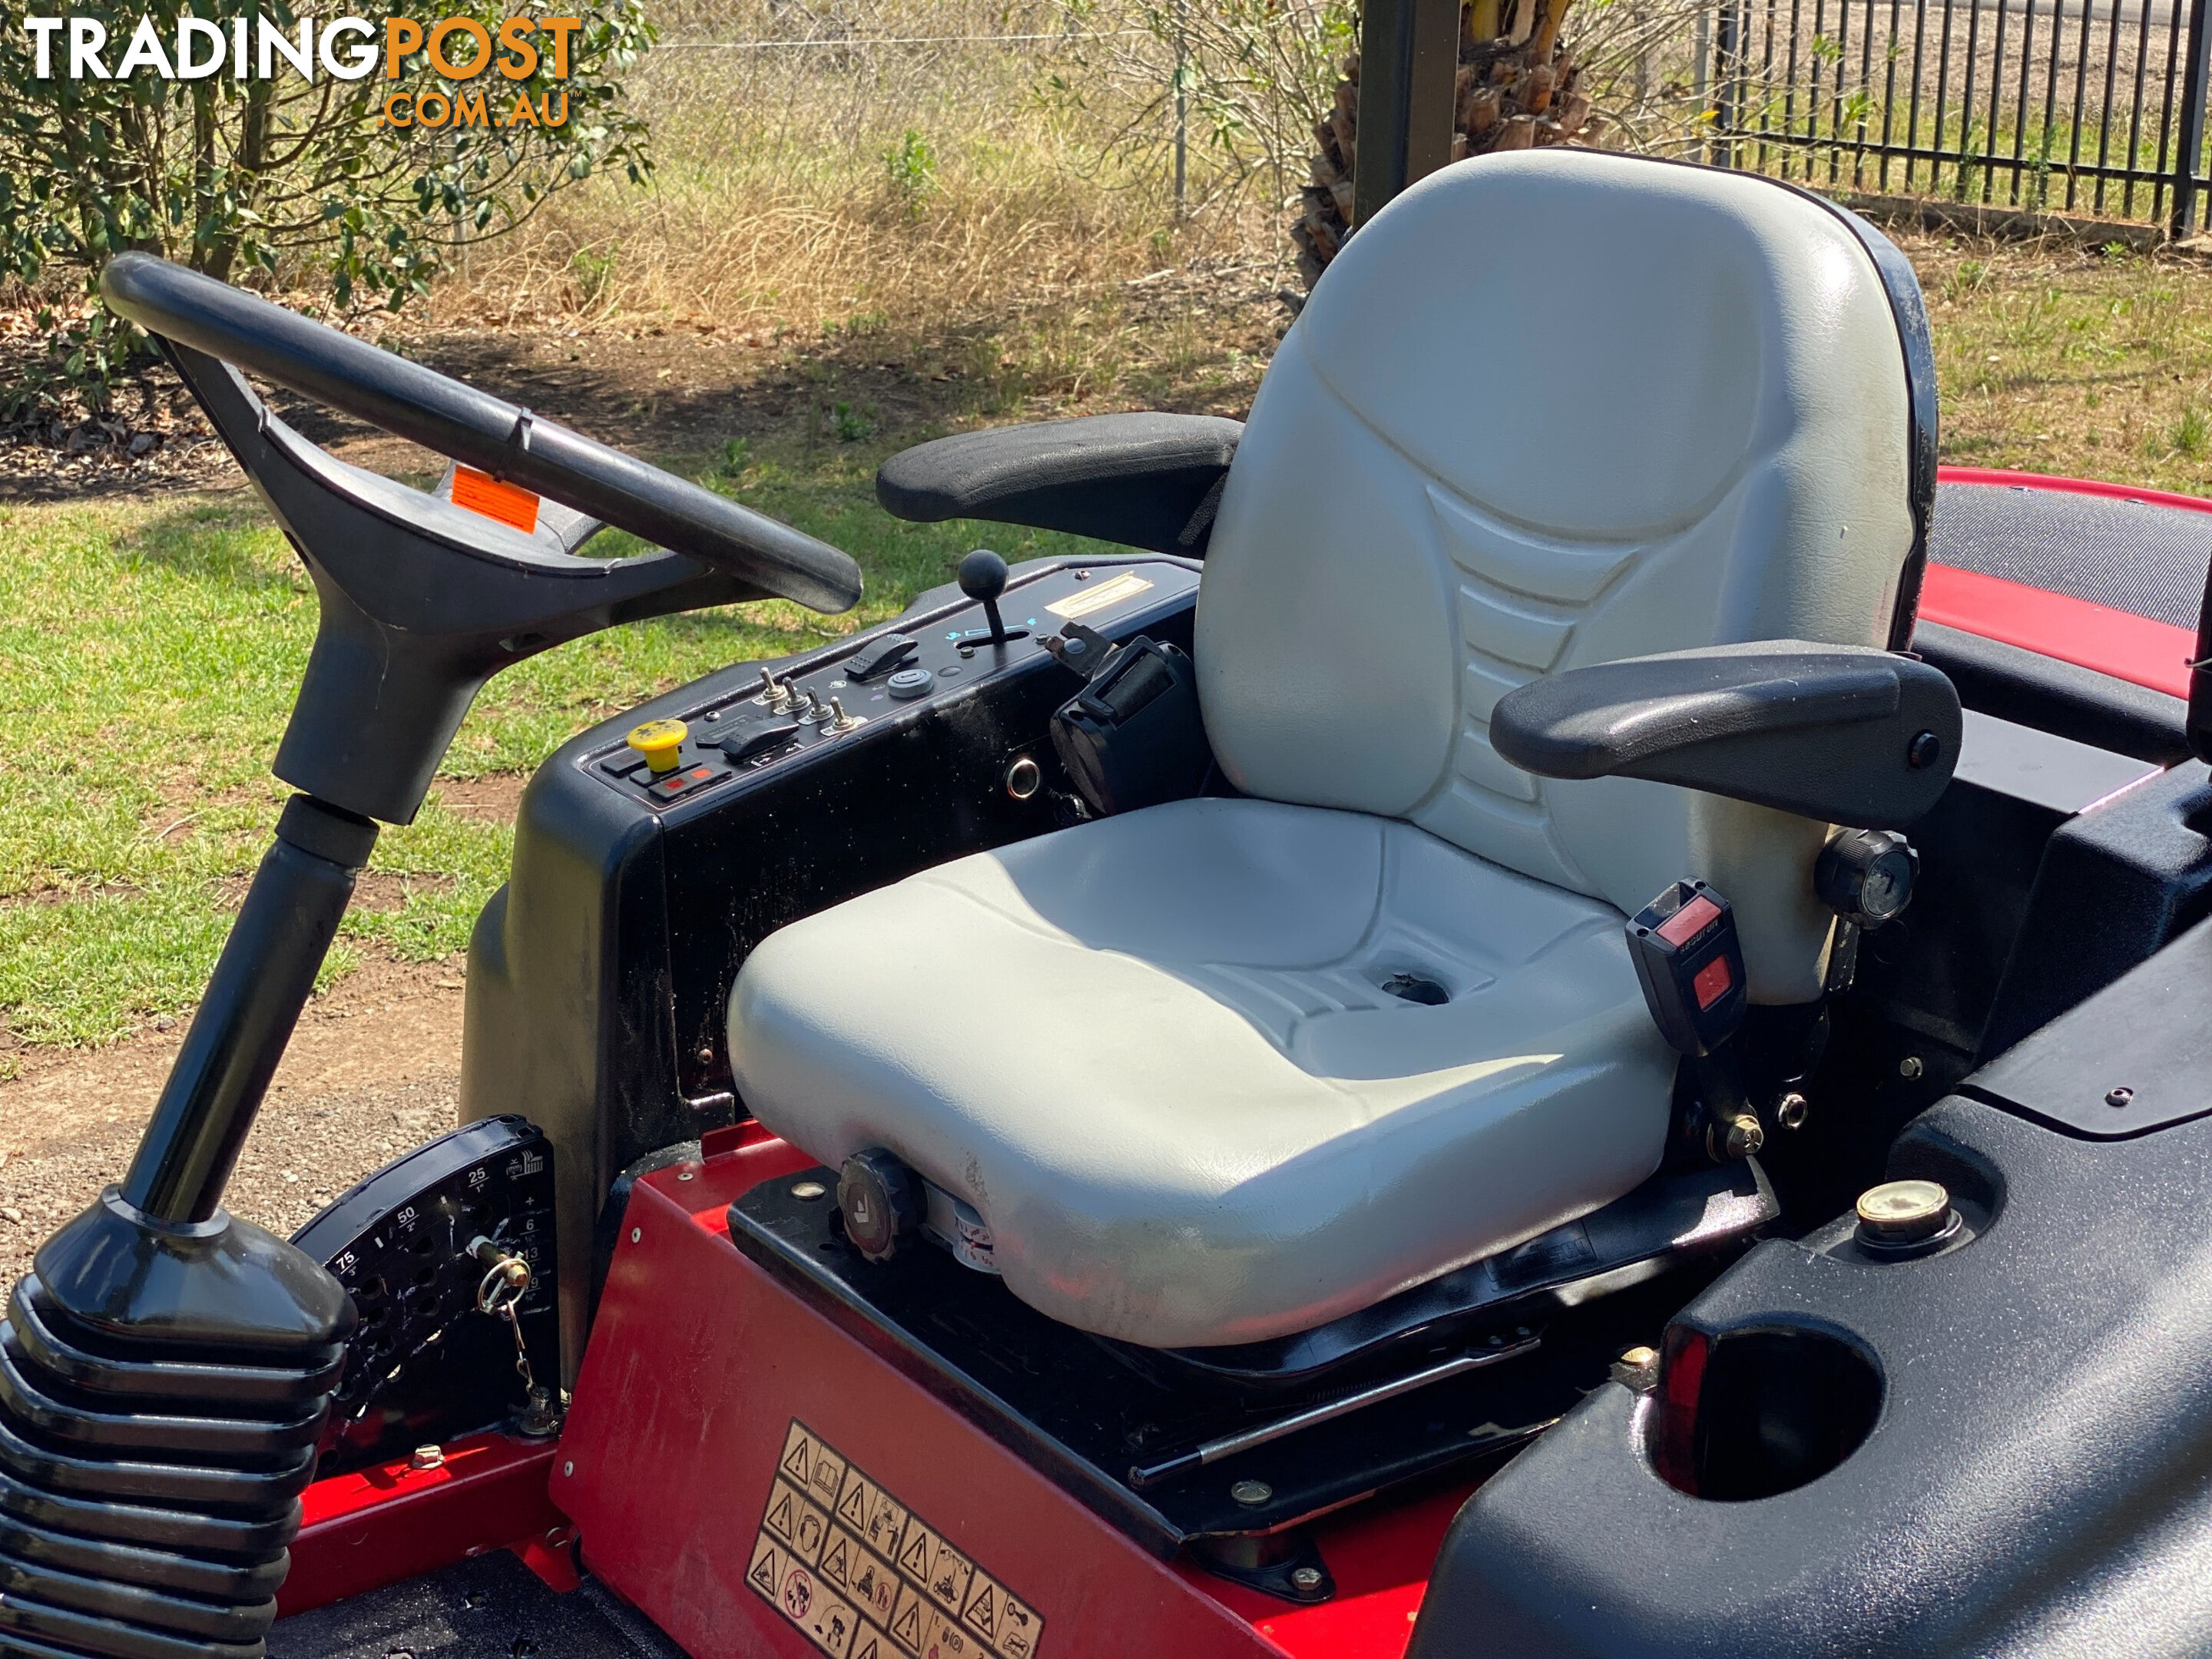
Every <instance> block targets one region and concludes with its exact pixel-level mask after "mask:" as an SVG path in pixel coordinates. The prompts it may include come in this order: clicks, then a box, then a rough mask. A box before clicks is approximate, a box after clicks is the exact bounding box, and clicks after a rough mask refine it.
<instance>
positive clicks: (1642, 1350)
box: [1613, 1347, 1659, 1394]
mask: <svg viewBox="0 0 2212 1659" xmlns="http://www.w3.org/2000/svg"><path fill="white" fill-rule="evenodd" d="M1613 1381H1614V1382H1616V1383H1620V1385H1621V1386H1622V1387H1623V1388H1625V1389H1634V1390H1635V1391H1636V1392H1637V1393H1638V1394H1649V1393H1650V1392H1651V1390H1652V1389H1656V1388H1657V1387H1658V1386H1659V1350H1658V1349H1656V1348H1648V1347H1635V1348H1631V1349H1629V1350H1627V1351H1626V1352H1624V1353H1623V1354H1622V1355H1621V1356H1620V1358H1618V1359H1616V1360H1614V1361H1613Z"/></svg>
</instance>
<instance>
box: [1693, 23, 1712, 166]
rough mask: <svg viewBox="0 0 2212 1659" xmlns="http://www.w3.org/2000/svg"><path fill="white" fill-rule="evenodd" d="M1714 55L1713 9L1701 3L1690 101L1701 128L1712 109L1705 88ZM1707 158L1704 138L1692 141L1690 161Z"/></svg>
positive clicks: (1695, 29) (1694, 47)
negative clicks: (1695, 107)
mask: <svg viewBox="0 0 2212 1659" xmlns="http://www.w3.org/2000/svg"><path fill="white" fill-rule="evenodd" d="M1712 54H1713V9H1712V8H1711V6H1709V5H1705V4H1703V3H1700V4H1699V7H1698V15H1697V20H1696V22H1695V23H1694V25H1693V26H1692V39H1691V46H1690V101H1691V102H1692V104H1694V105H1696V106H1697V110H1698V117H1699V127H1700V128H1702V127H1703V126H1704V125H1705V112H1706V111H1707V110H1709V109H1711V107H1712V106H1711V104H1709V103H1708V102H1706V101H1705V88H1706V87H1707V85H1708V84H1709V82H1708V75H1709V73H1710V70H1711V63H1712ZM1706 158H1707V151H1706V148H1705V140H1704V138H1703V137H1699V138H1695V139H1692V141H1691V143H1690V159H1691V160H1692V161H1705V159H1706Z"/></svg>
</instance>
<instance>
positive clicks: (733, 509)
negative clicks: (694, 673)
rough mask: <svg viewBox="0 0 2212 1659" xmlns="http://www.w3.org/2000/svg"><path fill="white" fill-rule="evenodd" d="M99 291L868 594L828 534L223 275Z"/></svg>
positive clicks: (786, 588)
mask: <svg viewBox="0 0 2212 1659" xmlns="http://www.w3.org/2000/svg"><path fill="white" fill-rule="evenodd" d="M100 293H101V295H103V296H104V297H105V298H106V301H107V303H108V305H109V306H110V307H112V309H113V310H115V311H116V312H117V313H119V314H121V315H122V316H125V317H127V318H129V319H131V321H132V322H134V323H137V325H139V326H140V327H141V328H143V329H145V330H146V331H148V332H149V333H150V334H154V335H156V336H158V337H161V338H162V339H166V340H173V341H175V342H177V343H179V344H180V345H185V346H190V347H191V349H194V350H195V351H201V352H204V353H206V354H207V355H208V356H210V357H217V358H220V359H222V361H223V362H228V363H230V364H233V365H234V366H235V367H237V368H241V369H244V370H246V372H248V373H249V374H257V375H259V376H260V377H261V378H262V379H264V380H269V381H271V382H273V383H275V384H276V385H277V386H283V387H285V388H286V389H287V390H289V391H292V392H298V393H300V394H301V396H302V397H307V398H313V399H314V400H315V401H316V402H318V403H319V404H325V405H326V406H328V407H329V408H331V409H334V410H338V411H340V412H341V413H343V414H347V415H351V416H355V417H356V418H357V419H360V420H363V421H367V422H369V423H370V424H371V425H372V426H377V427H380V428H383V429H384V430H385V431H386V432H390V433H392V434H394V435H397V436H398V437H402V438H406V439H409V440H410V441H413V442H415V443H418V444H421V445H422V446H423V447H425V448H427V449H433V450H435V451H436V452H437V453H439V454H441V455H444V456H446V457H447V458H448V459H453V460H456V461H459V462H460V463H462V464H463V465H467V466H472V467H475V468H476V469H477V471H482V472H489V473H491V474H493V475H494V476H495V477H501V478H504V479H507V480H509V481H510V482H512V483H519V484H521V485H522V486H524V487H525V488H526V489H533V490H535V491H537V492H538V494H539V495H547V496H550V497H551V498H552V499H553V500H555V501H559V502H561V503H562V505H563V506H566V507H574V509H576V511H578V512H580V513H589V514H590V515H591V516H592V517H593V518H595V519H599V520H603V521H605V523H607V524H611V525H613V526H616V527H617V528H618V529H622V530H627V531H629V532H630V533H631V534H633V535H635V536H641V537H643V538H646V539H647V540H648V541H652V542H655V543H658V544H660V545H661V546H664V547H667V548H671V549H673V550H675V551H677V552H678V553H684V554H688V555H690V556H692V557H694V558H696V559H699V560H701V561H702V562H705V563H707V564H709V565H712V566H714V567H715V568H719V569H722V570H726V571H728V572H730V573H731V574H733V575H738V576H741V577H743V578H744V579H745V580H747V581H749V582H751V583H753V584H754V585H755V586H758V587H762V588H764V589H766V590H767V591H769V592H773V593H778V594H781V596H782V597H784V598H785V599H794V600H796V601H798V602H799V604H801V605H807V606H810V607H811V608H812V609H814V610H817V611H845V610H849V609H850V608H851V607H852V606H853V605H854V604H856V603H857V602H858V601H859V599H860V566H858V565H857V564H855V563H854V562H853V561H852V559H851V558H850V557H848V556H847V555H845V554H843V553H842V552H840V551H839V550H837V549H836V548H834V547H832V546H830V545H829V544H828V543H827V542H823V541H817V540H816V539H815V538H813V537H811V536H810V535H808V534H806V533H805V532H804V531H801V530H794V529H793V528H792V527H791V526H789V525H787V524H779V523H778V522H777V521H776V520H774V519H771V518H769V517H768V516H767V515H766V514H764V513H756V512H754V511H753V510H752V509H751V508H750V507H741V506H739V505H738V503H737V502H735V501H730V500H728V499H727V498H726V497H724V496H721V495H715V494H714V492H713V491H712V490H710V489H701V488H700V487H699V486H698V485H696V484H693V483H686V482H685V481H684V480H683V479H681V478H678V477H671V475H669V474H668V473H665V472H663V471H660V470H659V468H658V467H653V466H648V465H646V464H645V463H644V462H642V461H640V460H637V459H635V458H633V457H631V456H629V455H625V454H623V453H622V452H621V451H620V450H618V449H611V448H609V447H607V446H606V445H605V444H602V443H599V442H596V441H593V440H592V439H590V438H586V437H585V436H584V435H582V434H581V433H578V432H572V431H570V430H569V429H568V428H566V427H564V426H562V425H560V424H558V423H557V422H552V421H546V420H540V419H539V418H538V417H537V416H534V415H532V413H531V412H530V411H529V410H525V409H519V408H517V407H516V406H515V405H514V404H510V403H507V402H504V401H502V400H501V399H500V398H494V397H492V396H490V395H489V393H486V392H478V391H477V390H476V389H475V388H474V387H472V386H464V385H462V384H461V383H460V382H459V380H448V379H447V377H446V376H444V375H442V374H437V373H436V372H435V371H434V370H431V369H428V368H423V367H422V365H421V364H420V363H410V362H408V361H407V360H406V359H405V358H404V357H400V356H395V355H393V354H392V353H391V352H389V351H385V350H381V349H379V348H377V347H375V346H373V345H370V344H368V343H366V342H365V341H362V340H356V339H355V338H353V337H351V336H350V335H346V334H341V333H340V332H338V331H337V330H336V329H334V328H327V327H325V326H324V325H322V324H320V323H317V322H312V321H310V320H309V319H307V318H305V317H302V316H300V315H298V314H297V313H294V312H290V311H287V310H285V309H284V307H282V306H278V305H271V304H270V302H269V301H266V300H263V299H259V298H257V297H256V296H254V295H251V294H246V293H242V292H240V290H239V289H234V288H232V287H231V286H229V285H228V283H218V282H216V280H215V279H214V278H212V277H210V276H201V275H199V274H198V273H197V271H191V270H185V269H184V268H183V267H182V266H180V265H173V264H169V263H168V262H167V260H165V259H157V258H154V257H153V256H152V255H151V254H147V253H121V254H118V255H117V256H116V257H115V258H112V259H111V260H110V261H108V264H107V268H106V271H105V272H103V273H102V275H101V276H100Z"/></svg>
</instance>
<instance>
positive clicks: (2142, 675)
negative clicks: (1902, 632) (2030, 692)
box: [1920, 564, 2197, 697]
mask: <svg viewBox="0 0 2212 1659" xmlns="http://www.w3.org/2000/svg"><path fill="white" fill-rule="evenodd" d="M1920 616H1921V619H1922V620H1923V622H1932V623H1943V624H1944V625H1946V626H1947V627H1950V628H1962V629H1966V631H1967V632H1968V633H1970V634H1978V635H1981V636H1982V637H1983V638H1984V639H1985V640H1997V641H2002V642H2003V643H2004V644H2006V645H2017V646H2021V647H2025V648H2026V649H2027V650H2030V651H2033V652H2035V653H2038V654H2039V655H2041V656H2045V657H2056V658H2057V659H2058V660H2059V661H2061V662H2070V663H2073V664H2075V665H2077V666H2079V667H2082V668H2093V669H2095V670H2096V671H2098V672H2099V673H2100V674H2110V675H2111V676H2112V678H2114V679H2120V680H2125V681H2127V682H2128V683H2129V684H2131V685H2143V686H2148V687H2149V688H2150V689H2151V690H2154V691H2163V692H2165V693H2166V694H2167V695H2168V696H2175V697H2185V696H2188V695H2189V664H2190V660H2191V659H2192V658H2193V657H2194V656H2195V655H2196V654H2197V635H2195V634H2193V633H2191V631H2190V630H2189V629H2186V628H2176V627H2174V626H2173V624H2172V623H2162V622H2153V621H2151V620H2150V618H2148V617H2138V616H2136V615H2135V614H2134V613H2133V612H2132V611H2113V610H2109V609H2107V608H2106V606H2104V605H2091V604H2090V603H2089V602H2088V601H2087V599H2073V598H2070V597H2069V596H2068V595H2066V594H2064V593H2047V592H2044V590H2043V589H2041V588H2039V587H2028V586H2024V585H2022V584H2021V583H2019V582H2008V581H2004V580H2001V579H1999V578H1997V577H1996V576H1984V575H1981V574H1978V573H1977V572H1975V571H1972V570H1954V569H1953V568H1951V567H1950V566H1949V565H1947V564H1931V565H1929V567H1928V574H1927V575H1926V576H1925V577H1924V578H1923V580H1922V582H1921V587H1920Z"/></svg>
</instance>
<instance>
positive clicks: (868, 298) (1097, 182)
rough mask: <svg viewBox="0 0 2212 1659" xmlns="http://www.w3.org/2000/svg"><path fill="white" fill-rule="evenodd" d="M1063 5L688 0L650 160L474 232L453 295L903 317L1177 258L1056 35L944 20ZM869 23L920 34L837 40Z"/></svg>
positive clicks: (779, 321)
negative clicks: (495, 232)
mask: <svg viewBox="0 0 2212 1659" xmlns="http://www.w3.org/2000/svg"><path fill="white" fill-rule="evenodd" d="M1063 21H1064V20H1063V16H1062V14H1061V12H1060V9H1059V8H1058V7H1056V6H1052V5H1048V4H1033V5H1028V6H1022V5H1014V6H1005V5H987V4H982V3H975V0H965V3H962V0H956V3H949V4H933V3H926V0H866V3H860V4H855V5H854V6H851V7H848V8H846V9H841V10H839V11H838V12H836V13H835V14H833V15H827V16H812V15H808V16H805V17H800V16H799V15H796V13H795V9H793V7H791V6H790V5H788V4H777V5H774V6H771V5H769V4H765V3H760V0H729V3H726V4H719V5H715V6H713V7H711V8H694V9H690V10H688V11H678V12H677V13H675V14H673V15H672V21H671V22H670V23H669V25H668V33H669V35H670V37H671V38H669V39H668V40H665V41H664V44H663V45H662V46H660V47H659V48H658V49H656V50H655V51H654V52H653V53H652V54H651V55H650V56H649V57H648V58H647V59H646V60H645V62H644V63H642V64H641V65H640V66H639V68H638V69H637V70H636V71H635V72H634V74H633V75H632V76H631V80H630V86H631V94H632V96H631V106H632V107H633V108H634V109H635V110H636V111H638V112H641V113H642V114H644V115H646V116H647V117H648V118H650V119H651V121H652V123H653V133H654V149H655V152H656V154H657V155H658V156H659V161H660V167H659V174H658V177H657V179H655V181H654V182H653V185H651V186H650V188H649V189H647V191H642V192H641V191H638V190H636V189H635V188H633V187H631V186H629V185H627V184H626V183H624V182H623V181H620V180H617V179H605V180H594V181H591V182H590V183H588V184H586V185H584V186H582V187H580V188H579V189H576V190H574V191H570V192H568V194H566V195H564V196H562V197H558V198H556V201H555V202H554V204H552V205H551V206H550V209H549V210H547V211H546V212H545V213H544V215H542V216H540V217H539V219H538V221H537V222H534V223H533V224H532V225H531V226H530V227H528V228H527V229H526V231H525V232H524V233H522V234H520V235H519V236H518V237H517V238H515V239H514V240H512V241H510V242H507V243H501V244H494V245H490V246H482V247H478V248H476V249H474V250H472V251H471V252H470V254H469V256H468V258H467V259H466V262H465V270H464V272H463V276H462V280H461V281H459V282H458V283H449V284H448V285H447V287H446V288H445V289H443V290H441V293H440V295H438V296H437V309H438V311H439V313H440V314H441V319H453V318H458V317H459V316H462V315H465V314H467V315H474V316H477V317H479V318H483V319H486V320H489V321H492V322H494V323H495V324H498V325H502V326H513V325H518V324H524V325H526V324H528V323H530V322H532V321H537V320H541V319H544V317H546V316H548V315H549V314H550V315H556V316H578V317H583V318H586V319H592V320H595V321H599V322H605V323H611V324H615V325H620V324H622V323H623V322H624V321H625V320H628V319H637V318H641V317H652V318H657V319H671V320H675V321H678V322H685V323H708V324H711V325H714V326H716V327H718V328H732V329H737V330H741V331H745V330H762V331H775V332H776V333H777V334H779V335H780V336H796V337H799V338H800V339H802V340H803V339H808V338H811V337H818V336H820V335H822V334H823V333H825V332H836V331H859V332H863V333H866V332H871V331H872V332H876V333H889V334H890V335H892V336H894V337H901V338H908V337H913V336H915V334H917V333H918V332H920V331H922V330H924V329H926V328H934V329H942V328H943V327H945V326H946V325H948V324H956V323H958V322H962V321H968V320H972V319H978V318H983V317H991V316H999V315H1004V314H1006V313H1009V312H1010V311H1014V310H1018V309H1020V308H1021V307H1023V305H1024V303H1027V302H1030V301H1036V300H1037V299H1039V298H1041V297H1044V296H1049V295H1056V294H1067V293H1071V292H1085V293H1087V292H1091V291H1098V290H1103V289H1106V288H1108V287H1109V286H1110V285H1112V284H1114V283H1118V282H1120V281H1121V280H1123V279H1126V278H1128V277H1132V276H1140V275H1143V274H1145V273H1146V272H1147V271H1149V270H1153V269H1156V268H1158V267H1159V266H1162V265H1164V264H1172V263H1176V262H1177V261H1178V258H1179V257H1180V256H1182V255H1183V254H1186V253H1188V252H1190V251H1191V250H1190V249H1189V248H1188V247H1187V246H1183V244H1184V243H1185V242H1186V241H1187V240H1188V239H1186V238H1179V237H1177V236H1176V235H1175V234H1171V233H1165V232H1163V229H1162V225H1163V217H1162V216H1161V214H1160V213H1159V211H1158V207H1159V204H1158V201H1157V200H1156V199H1155V197H1154V196H1153V194H1152V191H1150V190H1149V189H1147V188H1146V187H1145V186H1144V185H1143V184H1142V183H1141V182H1140V181H1139V180H1138V179H1135V178H1134V177H1133V176H1131V175H1128V174H1127V173H1122V172H1121V171H1119V170H1117V169H1116V168H1115V167H1113V166H1112V165H1111V164H1110V163H1109V162H1108V161H1105V160H1104V159H1103V157H1101V156H1100V155H1098V153H1097V149H1096V148H1095V146H1092V145H1090V144H1088V143H1085V138H1086V136H1087V135H1086V133H1085V130H1084V128H1083V125H1082V123H1081V122H1080V121H1079V119H1076V118H1073V116H1071V115H1070V114H1069V113H1068V112H1066V111H1058V110H1055V109H1054V108H1053V107H1052V106H1051V105H1050V102H1049V100H1047V99H1045V98H1043V97H1042V96H1040V88H1041V87H1042V85H1043V84H1044V83H1045V82H1047V81H1048V78H1049V76H1050V75H1051V73H1052V70H1053V65H1054V62H1055V61H1057V57H1058V54H1060V52H1063V51H1064V50H1065V48H1064V46H1062V45H1061V44H1060V42H1058V41H1055V40H1044V41H1024V40H1005V39H1003V38H1000V39H996V40H994V39H988V38H986V39H981V40H961V39H951V40H946V39H944V38H943V37H963V36H979V37H1006V36H1021V35H1025V34H1051V33H1054V30H1055V29H1056V28H1058V27H1060V26H1061V25H1062V22H1063ZM854 38H865V39H866V40H872V41H873V40H888V41H891V42H895V43H896V42H900V41H905V42H908V44H887V45H869V46H860V47H848V46H823V44H821V43H823V42H825V41H837V40H849V39H854ZM917 38H926V39H927V40H930V41H933V42H934V43H933V44H913V42H914V41H915V40H916V39H917ZM746 43H768V44H766V45H759V44H754V45H747V44H746Z"/></svg>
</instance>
